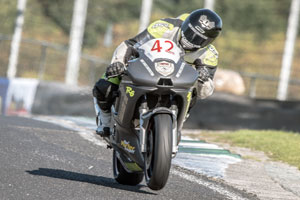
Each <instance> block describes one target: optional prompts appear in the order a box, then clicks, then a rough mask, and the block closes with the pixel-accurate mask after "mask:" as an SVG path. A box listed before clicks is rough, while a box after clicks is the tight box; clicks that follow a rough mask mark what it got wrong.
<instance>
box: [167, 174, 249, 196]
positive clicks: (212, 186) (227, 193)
mask: <svg viewBox="0 0 300 200" xmlns="http://www.w3.org/2000/svg"><path fill="white" fill-rule="evenodd" d="M171 173H172V174H174V175H177V176H179V177H181V178H184V179H186V180H188V181H191V182H195V183H197V184H199V185H202V186H204V187H207V188H209V189H211V190H213V191H215V192H217V193H219V194H222V195H225V196H226V197H227V198H229V199H232V200H246V199H245V198H243V197H241V196H239V195H237V194H235V193H233V192H230V191H228V190H226V189H225V188H223V187H222V186H219V185H216V184H214V183H212V182H208V181H204V180H202V179H199V178H198V177H196V176H193V175H190V174H186V173H183V172H180V171H178V170H176V169H172V170H171Z"/></svg>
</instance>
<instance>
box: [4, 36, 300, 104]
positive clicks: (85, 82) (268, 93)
mask: <svg viewBox="0 0 300 200" xmlns="http://www.w3.org/2000/svg"><path fill="white" fill-rule="evenodd" d="M10 42H11V38H10V37H7V36H0V76H2V77H5V76H6V71H7V66H8V58H9V49H10ZM220 46H221V48H222V45H220ZM67 51H68V47H67V46H65V45H60V44H53V43H49V42H46V41H38V40H31V39H23V40H22V43H21V48H20V53H19V62H18V72H17V77H23V78H34V79H37V80H46V81H57V82H64V79H65V71H66V61H67ZM230 54H236V55H237V56H238V57H240V59H244V60H246V59H247V57H245V58H243V56H244V54H241V52H239V51H238V50H237V49H231V50H230V49H229V50H227V51H226V52H225V53H222V55H223V57H225V56H226V55H230ZM245 54H249V53H245ZM257 54H259V52H257ZM264 56H265V57H264V58H263V59H265V60H268V59H269V60H270V59H271V60H272V56H273V57H276V59H277V57H278V56H276V55H271V57H270V58H268V57H269V55H264ZM263 59H262V60H263ZM222 60H225V61H224V62H223V63H222V62H221V64H220V65H221V67H223V66H225V67H224V68H225V69H231V70H234V71H237V72H239V73H240V75H241V76H242V77H243V80H244V83H245V88H246V91H245V93H244V95H245V96H250V97H252V98H263V99H276V95H277V88H278V82H279V72H280V64H278V65H277V66H272V67H270V66H268V65H269V64H268V63H266V64H265V66H264V67H261V69H264V70H260V71H254V72H252V71H251V70H252V68H254V67H252V66H254V65H256V61H255V60H254V61H248V62H247V63H244V61H240V60H237V62H235V63H233V64H228V63H230V60H229V61H228V63H226V62H227V61H226V59H223V58H221V61H222ZM279 62H280V60H279ZM295 62H297V61H295ZM295 62H294V63H295ZM108 64H109V61H107V60H104V59H101V58H100V57H98V56H91V55H88V54H85V53H83V54H82V56H81V64H80V72H79V80H78V83H79V86H93V84H94V83H95V82H96V81H97V80H98V79H99V78H100V77H101V75H102V74H103V73H104V71H105V68H106V67H107V65H108ZM263 64H264V63H262V65H263ZM249 69H251V70H249ZM296 69H297V70H298V68H296ZM271 70H273V71H275V70H276V73H274V72H273V71H271ZM297 70H294V71H293V74H292V76H291V80H290V82H289V93H288V100H299V99H300V79H299V78H298V77H299V74H300V71H297ZM275 75H276V76H275Z"/></svg>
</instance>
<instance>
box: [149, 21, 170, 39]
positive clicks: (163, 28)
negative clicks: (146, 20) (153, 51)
mask: <svg viewBox="0 0 300 200" xmlns="http://www.w3.org/2000/svg"><path fill="white" fill-rule="evenodd" d="M173 28H174V25H173V24H171V23H169V22H166V21H163V20H157V21H155V22H153V23H152V24H150V26H148V28H147V31H148V32H149V33H150V34H151V35H152V36H153V37H154V38H162V37H163V36H164V34H165V33H166V32H168V31H172V30H173Z"/></svg>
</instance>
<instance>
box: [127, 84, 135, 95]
mask: <svg viewBox="0 0 300 200" xmlns="http://www.w3.org/2000/svg"><path fill="white" fill-rule="evenodd" d="M134 93H135V91H134V90H133V89H132V87H129V86H126V94H129V96H130V97H133V96H134Z"/></svg>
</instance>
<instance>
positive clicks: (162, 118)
mask: <svg viewBox="0 0 300 200" xmlns="http://www.w3.org/2000/svg"><path fill="white" fill-rule="evenodd" d="M144 158H145V159H144V160H145V167H144V173H145V179H146V183H147V185H148V187H149V188H151V189H152V190H160V189H162V188H163V187H164V186H165V185H166V183H167V181H168V177H169V172H170V167H171V159H172V119H171V116H170V115H168V114H158V115H155V116H154V117H153V119H152V121H151V123H150V127H149V129H148V132H147V151H146V153H145V154H144Z"/></svg>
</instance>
